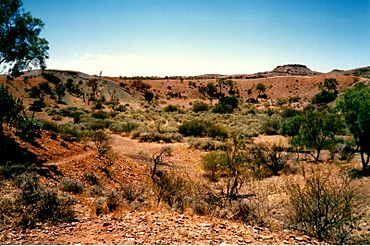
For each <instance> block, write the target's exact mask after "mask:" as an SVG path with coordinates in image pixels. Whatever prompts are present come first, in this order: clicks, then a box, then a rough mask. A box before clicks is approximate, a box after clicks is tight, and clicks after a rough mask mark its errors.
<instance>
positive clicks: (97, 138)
mask: <svg viewBox="0 0 370 246" xmlns="http://www.w3.org/2000/svg"><path fill="white" fill-rule="evenodd" d="M90 139H91V141H93V142H94V144H95V147H96V149H97V151H98V154H99V155H105V154H106V153H107V152H108V151H109V150H110V149H111V147H110V145H109V141H110V137H109V136H108V135H107V134H106V133H105V132H104V131H102V130H99V131H94V132H92V133H91V134H90Z"/></svg>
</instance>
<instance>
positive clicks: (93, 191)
mask: <svg viewBox="0 0 370 246" xmlns="http://www.w3.org/2000/svg"><path fill="white" fill-rule="evenodd" d="M89 195H90V196H91V197H99V196H102V195H103V188H102V187H101V186H100V185H93V186H91V188H90V190H89Z"/></svg>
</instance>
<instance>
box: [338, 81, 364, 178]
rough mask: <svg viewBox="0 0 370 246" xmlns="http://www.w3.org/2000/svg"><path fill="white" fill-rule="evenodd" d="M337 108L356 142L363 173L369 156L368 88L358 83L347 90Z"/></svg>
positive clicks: (339, 100)
mask: <svg viewBox="0 0 370 246" xmlns="http://www.w3.org/2000/svg"><path fill="white" fill-rule="evenodd" d="M337 108H338V109H339V110H340V111H341V112H342V114H343V115H344V119H345V123H346V125H347V127H348V129H349V130H350V132H351V133H352V134H353V136H354V138H355V140H356V143H357V146H358V148H359V150H360V154H361V160H362V167H363V170H364V171H365V170H366V168H367V166H368V164H369V156H370V110H369V109H370V88H369V87H368V86H366V85H365V84H363V83H359V84H357V85H355V86H354V87H353V88H349V89H347V90H346V91H345V92H344V93H343V95H341V96H340V98H339V99H338V101H337ZM366 155H367V157H366Z"/></svg>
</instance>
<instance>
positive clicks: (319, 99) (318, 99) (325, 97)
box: [311, 90, 337, 104]
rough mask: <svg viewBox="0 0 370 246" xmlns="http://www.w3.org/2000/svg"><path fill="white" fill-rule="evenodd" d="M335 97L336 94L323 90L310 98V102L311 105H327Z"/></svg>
mask: <svg viewBox="0 0 370 246" xmlns="http://www.w3.org/2000/svg"><path fill="white" fill-rule="evenodd" d="M336 97H337V93H334V92H329V91H326V90H323V91H321V92H319V93H318V94H316V95H315V96H314V97H313V98H312V101H311V102H312V103H313V104H327V103H330V102H333V101H334V100H335V98H336Z"/></svg>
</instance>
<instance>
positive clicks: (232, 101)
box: [212, 96, 239, 114]
mask: <svg viewBox="0 0 370 246" xmlns="http://www.w3.org/2000/svg"><path fill="white" fill-rule="evenodd" d="M238 103H239V102H238V98H237V97H236V96H226V97H221V98H220V99H219V100H218V103H217V104H216V105H215V107H214V108H213V109H212V112H213V113H219V114H227V113H232V112H233V111H234V110H235V109H236V108H237V107H238Z"/></svg>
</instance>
